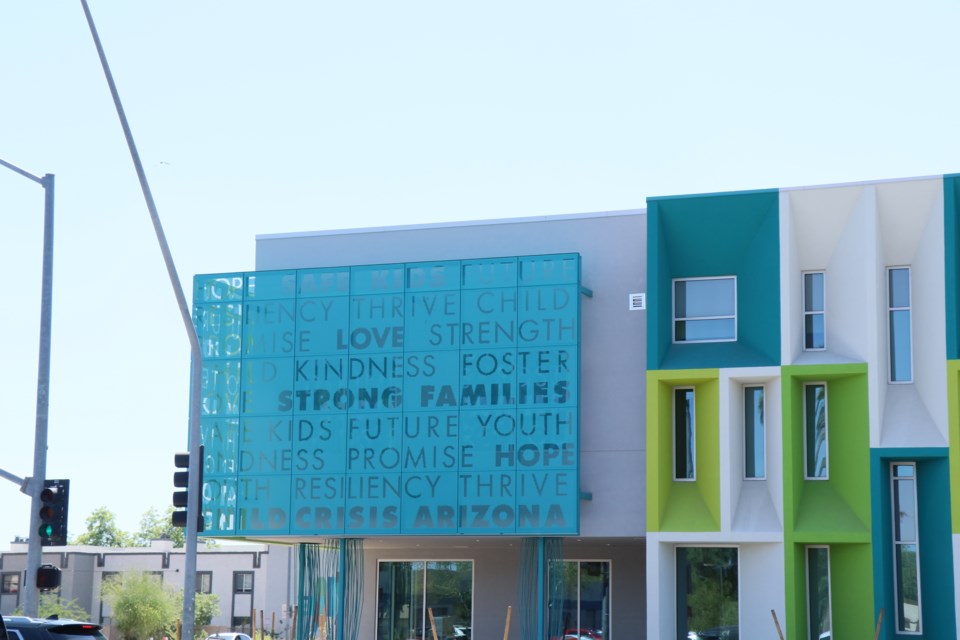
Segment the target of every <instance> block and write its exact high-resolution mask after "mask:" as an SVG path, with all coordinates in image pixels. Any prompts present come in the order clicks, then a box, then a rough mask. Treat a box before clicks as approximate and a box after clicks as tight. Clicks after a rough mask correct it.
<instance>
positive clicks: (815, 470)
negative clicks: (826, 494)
mask: <svg viewBox="0 0 960 640" xmlns="http://www.w3.org/2000/svg"><path fill="white" fill-rule="evenodd" d="M803 431H804V434H803V435H804V448H803V452H804V462H805V465H804V466H805V474H804V475H805V477H806V478H807V479H817V480H820V479H826V478H827V477H828V468H827V385H826V384H824V383H822V382H818V383H815V384H806V385H804V386H803Z"/></svg>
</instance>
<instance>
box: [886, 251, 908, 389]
mask: <svg viewBox="0 0 960 640" xmlns="http://www.w3.org/2000/svg"><path fill="white" fill-rule="evenodd" d="M900 270H904V271H906V272H907V287H908V289H909V290H908V292H907V306H906V307H894V306H893V295H892V293H893V292H892V291H891V285H890V272H891V271H900ZM884 275H885V276H886V277H885V278H884V289H885V290H886V292H887V318H886V319H887V384H913V268H912V267H910V265H900V266H892V267H887V268H886V269H885V270H884ZM894 311H906V312H907V318H908V319H909V321H910V336H909V342H908V345H909V348H910V379H909V380H894V379H893V348H892V347H893V332H892V330H893V327H892V323H891V322H890V317H891V315H892V314H893V312H894Z"/></svg>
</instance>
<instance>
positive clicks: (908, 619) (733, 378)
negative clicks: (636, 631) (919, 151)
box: [646, 176, 960, 640]
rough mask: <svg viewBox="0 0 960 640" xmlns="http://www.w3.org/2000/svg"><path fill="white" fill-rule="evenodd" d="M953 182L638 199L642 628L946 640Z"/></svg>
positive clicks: (953, 416) (952, 423) (959, 212)
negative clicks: (643, 327) (643, 205)
mask: <svg viewBox="0 0 960 640" xmlns="http://www.w3.org/2000/svg"><path fill="white" fill-rule="evenodd" d="M957 185H958V181H957V177H955V176H946V177H932V178H922V179H909V180H892V181H885V182H875V183H863V184H846V185H835V186H825V187H815V188H800V189H780V190H769V191H753V192H744V193H724V194H716V195H704V196H682V197H673V198H654V199H651V200H649V202H648V234H649V236H648V245H647V248H648V254H647V264H648V278H649V280H648V299H649V301H650V309H651V310H650V311H649V312H648V314H649V316H650V317H648V325H647V336H648V340H647V367H648V372H647V429H646V437H647V443H648V456H647V505H646V508H647V593H648V599H647V607H648V634H647V635H648V637H650V638H686V637H687V635H686V634H687V633H688V632H690V631H701V630H703V629H705V628H712V629H717V630H720V631H721V632H722V630H724V629H732V628H737V629H738V631H739V634H740V637H742V638H761V637H774V636H773V635H772V633H773V632H774V626H773V625H774V624H775V623H774V620H773V617H774V616H773V614H775V615H776V617H777V620H778V622H779V624H780V625H781V626H782V628H783V631H784V633H785V635H786V637H789V638H810V639H813V640H817V639H819V638H856V637H873V635H872V634H874V633H875V630H876V628H877V624H878V622H879V620H880V618H881V616H882V618H883V621H882V624H881V635H880V637H882V638H894V637H912V638H945V637H954V638H955V637H958V630H957V589H956V585H957V575H958V570H957V554H956V552H955V550H956V547H957V541H958V539H960V538H958V536H957V533H958V531H960V529H958V527H957V523H958V518H957V517H958V510H957V503H956V501H957V498H958V496H960V492H958V490H957V489H958V485H957V481H958V478H960V476H958V475H957V468H958V467H957V462H958V460H957V459H956V457H955V456H956V455H957V445H958V441H957V436H958V433H960V429H958V426H960V425H958V419H960V415H958V411H957V409H958V406H960V405H958V403H957V398H958V391H960V386H958V384H957V383H958V381H960V378H958V375H957V372H958V371H960V368H958V366H957V364H958V363H957V358H958V346H957V345H958V340H957V336H958V324H957V323H958V318H957V299H958V259H957V257H958V254H957V251H958V220H960V209H958V204H957ZM951 462H952V464H951ZM951 514H952V516H951ZM708 637H718V636H716V635H712V636H708Z"/></svg>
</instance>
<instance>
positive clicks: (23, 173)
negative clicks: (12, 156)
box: [0, 159, 43, 184]
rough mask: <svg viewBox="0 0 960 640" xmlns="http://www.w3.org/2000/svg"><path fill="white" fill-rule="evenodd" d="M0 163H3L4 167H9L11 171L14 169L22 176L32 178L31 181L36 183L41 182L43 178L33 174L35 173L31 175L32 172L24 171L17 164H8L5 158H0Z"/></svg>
mask: <svg viewBox="0 0 960 640" xmlns="http://www.w3.org/2000/svg"><path fill="white" fill-rule="evenodd" d="M0 165H3V166H4V167H6V168H7V169H10V170H11V171H15V172H17V173H19V174H20V175H22V176H23V177H24V178H29V179H31V180H33V181H34V182H36V183H37V184H43V178H41V177H39V176H35V175H33V174H32V173H30V172H29V171H24V170H23V169H21V168H20V167H18V166H17V165H15V164H10V163H9V162H7V161H6V160H2V159H0Z"/></svg>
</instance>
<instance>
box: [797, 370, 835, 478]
mask: <svg viewBox="0 0 960 640" xmlns="http://www.w3.org/2000/svg"><path fill="white" fill-rule="evenodd" d="M820 386H822V387H823V448H824V460H825V461H826V470H827V473H826V475H824V476H822V477H821V476H811V475H807V472H808V470H809V468H810V465H809V457H808V456H809V455H810V450H809V448H808V446H807V435H808V434H807V387H820ZM828 386H829V385H827V382H826V380H821V381H817V382H805V383H803V479H804V480H816V481H825V480H830V401H829V392H828Z"/></svg>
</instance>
